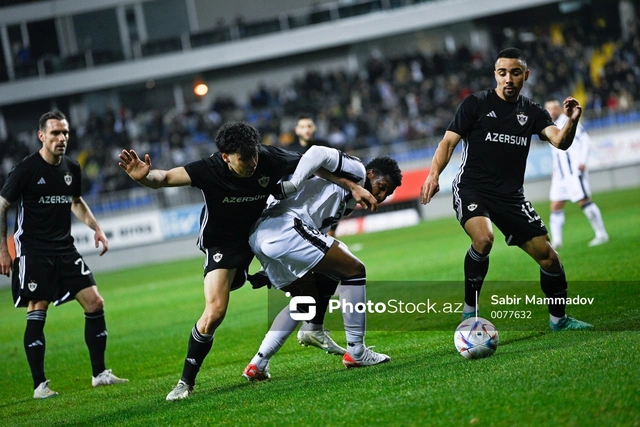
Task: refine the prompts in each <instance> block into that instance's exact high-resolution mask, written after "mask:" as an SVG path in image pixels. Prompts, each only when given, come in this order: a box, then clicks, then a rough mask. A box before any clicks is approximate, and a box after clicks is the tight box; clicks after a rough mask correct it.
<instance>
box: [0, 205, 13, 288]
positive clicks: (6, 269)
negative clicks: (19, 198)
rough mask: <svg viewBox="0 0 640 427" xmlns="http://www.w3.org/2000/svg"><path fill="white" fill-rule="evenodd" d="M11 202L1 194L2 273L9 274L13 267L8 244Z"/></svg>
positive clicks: (0, 268)
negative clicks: (8, 221)
mask: <svg viewBox="0 0 640 427" xmlns="http://www.w3.org/2000/svg"><path fill="white" fill-rule="evenodd" d="M10 206H11V203H10V202H9V201H8V200H7V199H5V198H4V197H2V196H0V274H4V275H5V276H9V274H10V273H11V268H12V264H13V262H12V260H11V255H10V254H9V247H8V246H7V211H8V210H9V207H10Z"/></svg>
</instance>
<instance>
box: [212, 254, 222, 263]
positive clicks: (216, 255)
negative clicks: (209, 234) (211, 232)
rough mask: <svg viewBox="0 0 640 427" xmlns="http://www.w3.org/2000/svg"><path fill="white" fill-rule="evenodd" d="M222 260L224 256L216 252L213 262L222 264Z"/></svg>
mask: <svg viewBox="0 0 640 427" xmlns="http://www.w3.org/2000/svg"><path fill="white" fill-rule="evenodd" d="M221 259H222V254H221V253H220V252H216V253H215V254H214V255H213V260H214V261H215V262H220V260H221Z"/></svg>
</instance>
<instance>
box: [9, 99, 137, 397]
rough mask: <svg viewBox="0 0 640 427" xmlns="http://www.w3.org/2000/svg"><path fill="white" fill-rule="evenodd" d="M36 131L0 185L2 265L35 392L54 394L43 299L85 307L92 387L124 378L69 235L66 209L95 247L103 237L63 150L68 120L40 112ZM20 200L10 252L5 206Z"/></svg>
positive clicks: (91, 283) (99, 300) (96, 297)
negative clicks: (108, 361) (35, 146)
mask: <svg viewBox="0 0 640 427" xmlns="http://www.w3.org/2000/svg"><path fill="white" fill-rule="evenodd" d="M38 138H39V139H40V141H41V142H42V148H41V149H40V150H39V151H38V152H36V153H33V154H31V155H29V156H27V157H25V158H24V159H22V160H21V161H20V162H19V163H17V164H16V165H15V166H14V168H13V170H12V171H11V172H10V173H9V176H8V177H7V181H6V182H5V184H4V186H3V187H2V191H0V272H1V273H2V274H5V275H7V276H8V275H9V273H10V272H11V270H13V274H12V281H11V283H12V290H13V299H14V303H15V306H16V307H27V327H26V329H25V332H24V348H25V352H26V354H27V361H28V362H29V368H30V369H31V376H32V377H33V384H34V385H33V387H34V392H33V397H34V398H36V399H44V398H47V397H52V396H55V395H57V394H58V393H56V392H55V391H52V390H51V389H50V388H49V385H48V384H49V380H47V379H46V376H45V372H44V355H45V337H44V324H45V320H46V317H47V309H48V308H49V304H50V303H52V302H53V305H59V304H64V303H65V302H68V301H71V300H73V299H75V300H77V301H78V302H79V303H80V305H81V306H82V308H83V309H84V312H85V313H84V315H85V332H84V336H85V342H86V344H87V347H88V348H89V356H90V359H91V369H92V371H93V377H92V380H91V384H92V385H93V386H94V387H97V386H104V385H111V384H118V383H123V382H127V380H126V379H123V378H118V377H116V376H115V375H113V374H112V373H111V369H106V367H105V360H104V354H105V350H106V347H107V327H106V323H105V318H104V300H103V299H102V297H101V296H100V294H99V293H98V288H97V287H96V282H95V280H94V278H93V274H92V273H91V270H89V267H88V266H87V265H86V264H85V262H84V260H83V258H82V256H80V254H79V253H78V251H77V250H76V247H75V246H74V244H73V237H72V236H71V212H73V214H74V215H75V216H76V217H78V219H80V220H81V221H82V222H84V223H85V224H86V225H87V226H89V227H90V228H91V229H92V230H94V231H95V234H94V239H95V245H96V248H97V247H99V244H100V243H102V251H101V252H100V255H103V254H104V253H105V252H106V251H107V249H108V241H107V237H106V236H105V234H104V232H103V231H102V229H101V228H100V225H98V221H96V219H95V217H94V216H93V214H92V213H91V209H89V206H87V204H86V203H85V201H84V200H83V199H82V197H81V196H80V189H81V186H82V173H81V170H80V165H79V164H78V162H76V161H75V160H72V159H70V158H69V157H67V156H65V151H66V149H67V144H68V143H69V123H68V121H67V119H66V117H65V116H64V114H62V113H61V112H60V111H50V112H48V113H45V114H44V115H42V117H40V121H39V128H38ZM14 202H18V218H17V221H16V227H15V234H14V242H15V248H16V258H15V260H13V261H12V260H11V256H10V254H9V251H8V248H7V239H6V236H7V210H8V209H9V207H10V206H11V204H12V203H14Z"/></svg>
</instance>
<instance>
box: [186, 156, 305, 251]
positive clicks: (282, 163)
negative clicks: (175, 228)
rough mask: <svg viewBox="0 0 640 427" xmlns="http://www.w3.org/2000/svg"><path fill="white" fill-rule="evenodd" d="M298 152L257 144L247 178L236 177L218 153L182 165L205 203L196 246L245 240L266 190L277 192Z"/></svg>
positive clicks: (262, 202)
mask: <svg viewBox="0 0 640 427" xmlns="http://www.w3.org/2000/svg"><path fill="white" fill-rule="evenodd" d="M300 157H301V156H300V154H299V153H295V152H291V151H287V150H283V149H281V148H278V147H272V146H266V145H262V146H260V153H259V155H258V165H257V167H256V170H255V172H254V174H253V175H252V176H251V177H249V178H238V177H236V176H234V175H233V174H232V173H231V171H230V170H229V166H228V165H227V163H225V161H224V160H223V159H222V155H221V154H220V153H214V154H212V155H211V156H210V157H208V158H205V159H201V160H197V161H195V162H191V163H188V164H186V165H185V169H186V171H187V173H188V174H189V176H190V177H191V185H192V186H194V187H196V188H199V189H200V190H201V191H202V195H203V196H204V202H205V206H204V208H203V211H202V215H201V224H200V237H199V239H198V246H199V247H200V249H203V250H204V249H206V248H209V247H212V246H214V245H220V244H222V243H227V242H228V241H229V240H233V241H246V242H248V239H249V230H250V228H251V226H252V225H253V223H254V222H255V221H256V220H257V219H258V218H259V217H260V214H261V213H262V210H263V209H264V207H265V204H266V202H267V198H268V197H269V194H274V193H278V192H279V191H278V181H279V180H280V179H281V178H282V177H284V176H287V175H290V174H292V173H293V172H294V170H295V168H296V166H297V164H298V162H299V161H300Z"/></svg>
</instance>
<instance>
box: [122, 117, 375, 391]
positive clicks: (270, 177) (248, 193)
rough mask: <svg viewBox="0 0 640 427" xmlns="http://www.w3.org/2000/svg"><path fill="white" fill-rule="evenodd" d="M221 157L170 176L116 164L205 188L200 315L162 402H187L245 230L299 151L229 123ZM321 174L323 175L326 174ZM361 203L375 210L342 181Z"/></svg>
mask: <svg viewBox="0 0 640 427" xmlns="http://www.w3.org/2000/svg"><path fill="white" fill-rule="evenodd" d="M216 146H217V147H218V150H219V151H218V152H217V153H214V154H212V155H211V156H210V157H208V158H205V159H201V160H197V161H194V162H191V163H188V164H186V165H185V166H180V167H176V168H173V169H170V170H168V171H165V170H159V169H151V159H150V157H149V155H148V154H147V155H145V157H144V160H143V159H140V158H138V155H137V154H136V152H135V151H133V150H122V153H121V154H120V156H119V157H120V160H121V161H120V163H119V165H120V167H121V168H123V169H124V170H125V171H126V172H127V174H129V176H130V177H131V178H133V179H134V180H135V181H137V182H139V183H140V184H142V185H144V186H146V187H149V188H161V187H177V186H186V185H191V186H194V187H197V188H199V189H200V190H202V194H203V196H204V201H205V206H204V209H203V215H202V217H201V225H200V236H199V238H198V246H199V248H200V249H201V250H202V251H203V252H204V253H205V256H206V259H205V265H204V293H205V310H204V313H203V314H202V316H201V317H200V319H199V320H198V321H197V323H196V324H195V326H194V327H193V329H192V330H191V335H190V338H189V345H188V349H187V356H186V358H185V362H184V368H183V371H182V377H181V378H180V380H179V381H178V384H177V385H176V386H175V387H174V388H173V390H172V391H171V392H170V393H169V394H168V395H167V400H179V399H184V398H186V397H188V396H189V395H190V394H191V392H192V391H193V387H194V385H195V379H196V376H197V374H198V371H199V370H200V367H201V366H202V363H203V362H204V359H205V358H206V356H207V354H208V353H209V351H210V350H211V346H212V345H213V338H214V332H215V330H216V329H217V328H218V326H220V324H221V323H222V321H223V319H224V317H225V314H226V312H227V307H228V305H229V292H230V291H231V290H234V289H237V288H239V287H241V286H242V285H243V284H244V282H245V281H246V279H247V269H248V268H249V264H250V263H251V260H252V258H253V252H251V248H250V246H249V230H250V228H251V226H252V225H253V223H254V222H255V221H256V220H257V219H258V218H259V217H260V214H261V213H262V210H263V209H264V207H265V204H266V201H267V198H268V196H269V194H280V187H279V184H278V181H279V180H280V179H281V178H282V177H284V176H287V175H290V174H292V173H293V172H294V170H295V167H296V166H297V164H298V162H299V160H300V154H298V153H295V152H291V151H286V150H283V149H281V148H277V147H271V146H266V145H262V144H260V134H259V133H258V131H257V129H255V128H254V127H252V126H250V125H249V124H248V123H244V122H236V123H226V124H224V125H223V126H222V127H221V128H220V131H219V132H218V135H217V136H216ZM325 177H328V176H326V175H325ZM340 184H341V185H344V186H345V187H346V188H349V189H350V190H351V191H352V194H353V195H354V198H355V199H356V200H357V201H358V202H359V203H361V204H365V205H368V206H371V207H372V209H375V199H374V198H373V196H372V195H371V194H370V193H368V192H366V193H365V191H366V190H364V189H362V187H359V186H357V185H356V184H355V183H352V182H350V181H348V180H346V179H342V180H340Z"/></svg>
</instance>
